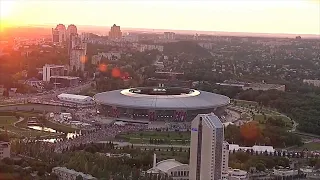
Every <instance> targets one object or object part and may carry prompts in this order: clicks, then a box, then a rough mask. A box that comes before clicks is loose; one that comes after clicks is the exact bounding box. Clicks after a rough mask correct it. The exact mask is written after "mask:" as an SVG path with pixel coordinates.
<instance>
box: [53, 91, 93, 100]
mask: <svg viewBox="0 0 320 180" xmlns="http://www.w3.org/2000/svg"><path fill="white" fill-rule="evenodd" d="M58 98H71V99H80V100H85V99H88V98H90V99H92V97H90V96H82V95H77V94H66V93H62V94H59V95H58Z"/></svg>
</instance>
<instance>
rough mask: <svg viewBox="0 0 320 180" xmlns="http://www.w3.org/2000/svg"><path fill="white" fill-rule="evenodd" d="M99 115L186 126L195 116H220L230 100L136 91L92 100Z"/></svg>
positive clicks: (178, 91) (187, 92)
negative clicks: (184, 124)
mask: <svg viewBox="0 0 320 180" xmlns="http://www.w3.org/2000/svg"><path fill="white" fill-rule="evenodd" d="M94 100H95V101H96V103H97V104H98V106H99V107H98V109H99V111H100V113H101V114H102V115H105V116H108V117H113V118H117V119H119V120H124V121H165V122H190V121H192V120H193V119H194V118H195V117H196V116H197V115H198V114H203V113H211V112H213V113H215V114H216V115H217V116H221V115H223V114H224V112H225V108H226V106H227V105H228V104H229V103H230V99H229V98H228V97H226V96H223V95H219V94H214V93H210V92H205V91H200V90H195V89H189V88H176V87H170V88H164V87H139V88H131V89H121V90H114V91H108V92H103V93H98V94H96V95H95V96H94Z"/></svg>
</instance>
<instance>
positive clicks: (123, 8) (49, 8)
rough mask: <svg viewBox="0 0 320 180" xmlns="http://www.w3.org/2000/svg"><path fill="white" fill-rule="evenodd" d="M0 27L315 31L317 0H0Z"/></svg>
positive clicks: (319, 24)
mask: <svg viewBox="0 0 320 180" xmlns="http://www.w3.org/2000/svg"><path fill="white" fill-rule="evenodd" d="M0 7H1V9H0V15H1V16H0V29H3V28H5V27H7V26H24V25H30V24H32V25H54V24H58V23H63V24H75V25H94V26H111V25H112V24H117V25H120V26H122V27H130V28H150V29H173V30H199V31H228V32H254V33H257V32H261V33H292V34H319V35H320V0H198V1H192V0H173V1H168V0H161V1H160V0H144V1H142V0H140V1H136V0H117V1H115V0H90V1H89V0H0Z"/></svg>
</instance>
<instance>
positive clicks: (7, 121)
mask: <svg viewBox="0 0 320 180" xmlns="http://www.w3.org/2000/svg"><path fill="white" fill-rule="evenodd" d="M16 121H18V119H17V118H16V117H14V116H0V127H1V129H6V130H8V131H9V132H10V133H11V134H15V135H17V136H25V137H36V136H43V135H49V134H50V133H47V132H41V131H36V130H31V129H30V130H29V129H22V128H19V127H15V126H14V125H13V124H14V123H15V122H16ZM2 127H4V128H2Z"/></svg>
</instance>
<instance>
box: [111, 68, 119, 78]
mask: <svg viewBox="0 0 320 180" xmlns="http://www.w3.org/2000/svg"><path fill="white" fill-rule="evenodd" d="M111 75H112V77H115V78H116V77H120V76H121V71H120V69H119V68H113V69H112V71H111Z"/></svg>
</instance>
